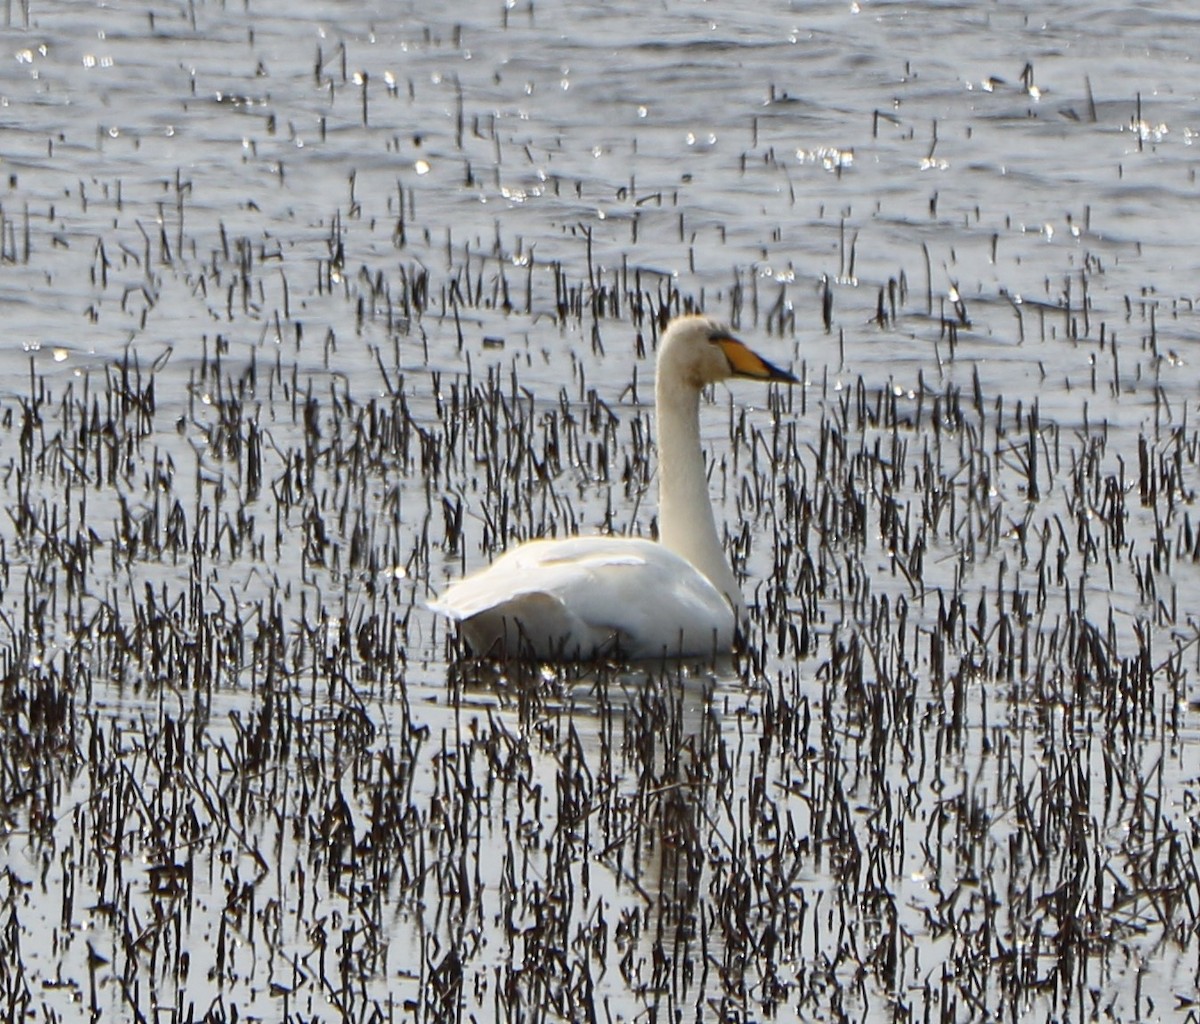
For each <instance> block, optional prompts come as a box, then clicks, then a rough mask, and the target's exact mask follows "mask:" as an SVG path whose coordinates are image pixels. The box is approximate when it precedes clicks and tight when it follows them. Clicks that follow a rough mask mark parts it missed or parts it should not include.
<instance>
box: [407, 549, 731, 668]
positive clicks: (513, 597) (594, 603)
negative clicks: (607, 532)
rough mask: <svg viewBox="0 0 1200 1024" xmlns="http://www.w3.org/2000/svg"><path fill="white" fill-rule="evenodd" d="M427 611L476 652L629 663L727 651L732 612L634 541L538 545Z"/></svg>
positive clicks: (705, 587) (688, 570)
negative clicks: (619, 657)
mask: <svg viewBox="0 0 1200 1024" xmlns="http://www.w3.org/2000/svg"><path fill="white" fill-rule="evenodd" d="M430 607H431V608H433V609H434V610H435V611H438V612H440V613H441V614H443V615H446V616H447V617H449V618H451V619H454V620H456V621H458V622H460V623H461V624H462V629H463V632H464V634H465V635H466V638H467V641H468V643H469V644H470V646H471V648H472V649H473V650H475V651H477V652H479V653H487V652H488V651H491V650H494V649H503V650H515V649H516V648H517V646H518V644H520V645H525V646H526V647H528V648H532V650H533V651H534V653H536V654H537V655H538V656H540V657H562V656H568V657H592V656H594V655H597V654H604V653H607V652H609V651H613V650H620V651H621V652H622V653H624V654H627V655H629V656H631V657H656V656H660V655H662V654H664V653H666V654H707V653H711V652H712V651H714V650H728V649H729V646H730V644H731V643H732V640H733V627H734V612H733V609H732V607H731V606H730V604H729V602H728V601H727V600H726V599H725V597H724V596H723V595H722V594H721V593H720V592H719V591H718V590H717V589H716V588H715V587H714V586H713V585H712V583H711V582H709V580H708V578H707V577H706V576H704V575H703V574H702V573H701V572H699V571H698V570H697V569H696V568H695V567H694V566H692V565H691V564H690V563H689V562H687V561H686V560H685V559H683V558H681V557H680V556H679V555H676V554H674V553H673V552H671V551H669V550H668V549H666V548H664V547H663V546H662V545H661V544H656V543H654V542H653V541H648V540H640V539H636V538H621V537H574V538H570V539H567V540H559V541H534V542H531V543H529V544H524V545H521V546H520V547H518V548H516V549H514V550H513V551H510V552H508V553H507V554H505V555H503V556H501V557H500V558H498V559H497V560H496V561H495V562H493V563H492V564H491V565H490V566H489V567H488V568H487V569H484V570H483V571H482V572H479V573H477V574H475V575H473V576H469V577H467V578H466V579H464V580H461V581H460V582H458V583H456V584H454V585H453V586H452V587H450V588H449V589H448V590H447V591H446V592H445V593H444V594H442V596H441V597H440V598H438V599H437V600H435V601H433V602H431V603H430Z"/></svg>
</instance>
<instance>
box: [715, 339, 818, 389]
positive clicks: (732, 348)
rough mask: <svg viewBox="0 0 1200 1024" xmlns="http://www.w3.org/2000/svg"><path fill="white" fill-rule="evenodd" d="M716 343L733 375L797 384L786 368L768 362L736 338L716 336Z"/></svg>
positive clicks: (797, 381)
mask: <svg viewBox="0 0 1200 1024" xmlns="http://www.w3.org/2000/svg"><path fill="white" fill-rule="evenodd" d="M717 344H718V345H720V346H721V351H722V352H724V353H725V358H726V359H728V360H729V366H730V368H731V369H732V370H733V375H734V376H735V377H753V378H754V379H755V380H776V381H779V382H780V383H784V384H799V383H800V381H799V380H797V379H796V378H795V377H794V376H792V374H790V373H788V371H787V370H781V369H780V368H779V367H778V366H775V365H774V364H773V363H768V362H767V361H766V360H765V359H764V358H763V357H762V356H760V355H759V354H758V353H757V352H754V351H751V349H749V348H747V347H746V345H744V344H743V343H742V342H740V341H738V340H737V338H718V339H717Z"/></svg>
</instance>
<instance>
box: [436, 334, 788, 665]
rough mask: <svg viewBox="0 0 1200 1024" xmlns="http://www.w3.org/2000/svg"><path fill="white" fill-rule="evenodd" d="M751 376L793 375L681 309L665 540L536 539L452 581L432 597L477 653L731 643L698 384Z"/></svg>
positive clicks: (583, 653)
mask: <svg viewBox="0 0 1200 1024" xmlns="http://www.w3.org/2000/svg"><path fill="white" fill-rule="evenodd" d="M731 377H746V378H751V379H756V380H763V381H781V382H787V383H794V382H795V378H794V377H793V376H792V375H791V374H790V373H788V372H786V371H785V370H781V369H779V368H778V367H775V366H773V365H771V364H770V363H768V362H767V361H766V360H765V359H763V358H762V357H761V356H758V355H756V354H755V353H754V352H752V351H751V350H750V349H749V348H748V347H747V346H746V345H744V344H743V343H742V342H741V341H739V340H737V339H736V338H734V337H733V336H732V335H731V334H730V332H729V330H728V329H727V328H725V327H723V326H722V325H720V324H719V323H717V322H716V321H714V320H711V319H709V318H708V317H704V316H683V317H678V318H676V319H675V320H673V321H672V322H671V323H670V324H669V325H668V327H667V330H666V331H665V332H664V333H663V336H662V339H661V341H660V343H659V349H658V359H657V376H656V380H655V409H656V418H657V431H658V463H659V466H658V476H659V516H658V519H659V540H658V541H657V542H656V541H651V540H646V539H642V538H635V537H612V536H585V537H569V538H565V539H562V540H535V541H530V542H528V543H525V544H522V545H520V546H518V547H516V548H514V549H512V550H511V551H508V552H506V553H505V554H503V555H502V556H500V557H499V558H498V559H496V561H494V562H493V563H492V564H491V565H490V566H488V568H486V569H484V570H482V571H481V572H478V573H476V574H474V575H472V576H468V577H466V578H465V579H462V580H460V581H459V582H457V583H455V584H453V585H452V586H451V587H450V588H449V589H447V590H446V591H445V593H443V594H442V595H441V597H440V598H438V599H437V600H435V601H432V602H431V603H430V607H431V608H432V609H433V610H434V611H437V612H440V613H441V614H443V615H445V616H447V617H448V618H450V619H452V620H454V621H456V622H458V623H459V628H460V630H461V631H462V634H463V637H464V638H465V640H466V641H467V644H468V646H469V647H470V648H471V650H472V651H473V652H475V653H476V654H482V655H489V654H494V655H504V656H507V655H513V654H529V655H532V656H534V657H536V658H539V659H554V660H575V659H587V658H594V657H600V656H606V655H610V654H620V655H624V656H626V657H630V658H653V657H663V656H668V657H674V656H691V655H709V654H714V653H719V652H724V651H728V650H730V648H731V647H732V645H733V640H734V634H735V632H736V628H737V626H738V624H739V622H740V620H741V619H742V618H743V617H744V614H745V605H744V603H743V601H742V595H741V590H740V589H739V587H738V584H737V580H736V579H735V578H734V575H733V570H732V569H731V568H730V565H729V561H728V559H727V558H726V556H725V552H724V550H723V548H722V547H721V541H720V538H719V537H718V535H717V528H716V523H715V521H714V519H713V511H712V502H711V501H710V500H709V495H708V481H707V478H706V476H705V472H704V456H703V453H702V450H701V445H700V392H701V391H702V389H703V388H704V387H705V386H707V385H709V384H713V383H716V382H718V381H722V380H727V379H729V378H731Z"/></svg>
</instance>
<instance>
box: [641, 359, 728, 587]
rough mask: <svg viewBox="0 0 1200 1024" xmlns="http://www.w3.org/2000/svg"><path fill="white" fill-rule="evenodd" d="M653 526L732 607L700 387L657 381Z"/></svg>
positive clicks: (667, 545)
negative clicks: (704, 445) (707, 467)
mask: <svg viewBox="0 0 1200 1024" xmlns="http://www.w3.org/2000/svg"><path fill="white" fill-rule="evenodd" d="M655 398H656V403H657V415H658V474H659V490H658V527H659V539H660V541H661V542H662V544H663V545H664V546H665V547H667V548H669V549H670V550H671V551H674V552H675V553H676V554H677V555H680V556H682V557H683V558H685V559H687V560H688V561H689V562H691V563H692V565H694V566H695V567H696V568H697V569H699V570H700V571H701V572H702V573H704V575H705V576H707V577H708V579H709V580H710V581H711V582H712V584H713V586H715V587H716V588H717V590H719V591H720V592H721V593H722V594H724V595H725V597H726V599H727V600H728V601H729V603H730V604H731V605H732V606H733V607H734V608H735V609H739V610H740V609H741V608H742V607H743V602H742V596H741V591H740V589H739V588H738V585H737V580H736V579H735V578H734V575H733V570H732V569H731V568H730V566H729V562H728V560H727V559H726V557H725V551H724V549H723V548H722V547H721V539H720V537H719V536H718V535H717V526H716V522H715V520H714V518H713V510H712V500H711V498H710V497H709V493H708V480H707V478H706V476H705V472H704V456H703V453H702V451H701V446H700V391H699V389H698V388H696V387H694V386H692V385H689V384H686V383H681V382H678V381H673V382H672V381H665V380H664V379H663V375H662V374H660V375H659V380H658V382H657V384H656V394H655Z"/></svg>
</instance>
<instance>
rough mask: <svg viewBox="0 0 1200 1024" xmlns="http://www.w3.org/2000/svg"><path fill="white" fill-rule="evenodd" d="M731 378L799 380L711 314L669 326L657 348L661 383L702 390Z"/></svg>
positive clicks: (676, 320)
mask: <svg viewBox="0 0 1200 1024" xmlns="http://www.w3.org/2000/svg"><path fill="white" fill-rule="evenodd" d="M731 377H745V378H749V379H751V380H761V381H779V382H780V383H787V384H795V383H797V381H796V378H795V377H794V376H792V374H790V373H789V372H788V371H787V370H783V369H780V368H779V367H778V366H775V365H774V364H772V363H769V362H767V360H765V359H764V358H763V357H762V356H760V355H759V354H758V353H757V352H755V351H753V350H752V349H751V348H750V347H749V346H747V345H746V344H745V343H744V342H743V341H741V340H740V339H738V338H737V337H735V336H734V335H733V333H732V332H731V331H730V330H729V328H728V327H726V326H725V325H724V324H722V323H720V322H719V321H717V320H714V319H712V318H711V317H707V316H699V315H688V316H680V317H676V318H675V319H674V320H672V321H671V322H670V324H668V325H667V329H666V332H665V333H664V334H663V337H662V341H661V342H660V343H659V349H658V378H659V380H660V382H662V383H664V384H674V383H679V384H684V385H687V386H688V387H692V388H695V389H696V390H700V389H701V388H704V387H707V386H708V385H709V384H716V383H717V382H719V381H723V380H729V379H730V378H731Z"/></svg>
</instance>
